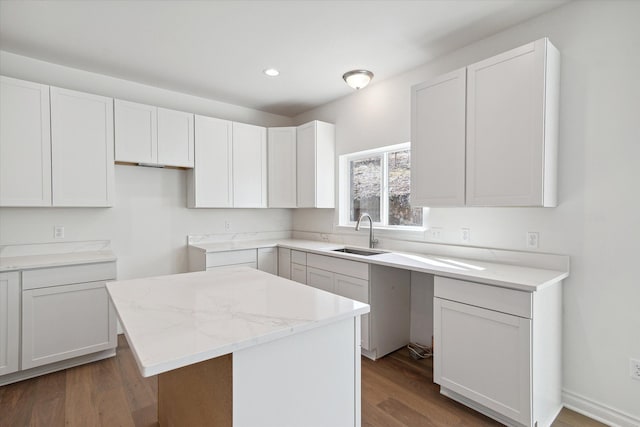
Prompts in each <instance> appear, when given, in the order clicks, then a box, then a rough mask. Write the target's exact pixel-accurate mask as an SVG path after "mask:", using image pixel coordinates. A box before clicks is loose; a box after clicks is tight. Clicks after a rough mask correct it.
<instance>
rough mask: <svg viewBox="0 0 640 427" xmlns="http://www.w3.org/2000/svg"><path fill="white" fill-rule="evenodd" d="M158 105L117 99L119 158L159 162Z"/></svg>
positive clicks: (128, 160)
mask: <svg viewBox="0 0 640 427" xmlns="http://www.w3.org/2000/svg"><path fill="white" fill-rule="evenodd" d="M157 112H158V109H157V108H156V107H154V106H151V105H145V104H137V103H135V102H129V101H122V100H120V99H116V100H114V126H115V141H116V142H115V147H116V148H115V160H116V161H117V162H127V163H156V161H157V159H158V123H157Z"/></svg>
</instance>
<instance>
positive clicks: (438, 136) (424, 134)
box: [411, 68, 466, 207]
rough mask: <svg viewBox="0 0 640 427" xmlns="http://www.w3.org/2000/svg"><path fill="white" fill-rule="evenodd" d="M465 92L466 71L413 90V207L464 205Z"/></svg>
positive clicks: (455, 72) (446, 75)
mask: <svg viewBox="0 0 640 427" xmlns="http://www.w3.org/2000/svg"><path fill="white" fill-rule="evenodd" d="M465 91H466V70H465V69H464V68H462V69H460V70H456V71H454V72H451V73H448V74H445V75H444V76H440V77H438V78H435V79H433V80H430V81H428V82H425V83H422V84H419V85H417V86H414V87H413V89H412V92H411V141H412V143H411V184H412V185H411V205H412V206H432V207H435V206H463V205H464V185H465V184H464V178H465V158H464V156H465V108H466V105H465Z"/></svg>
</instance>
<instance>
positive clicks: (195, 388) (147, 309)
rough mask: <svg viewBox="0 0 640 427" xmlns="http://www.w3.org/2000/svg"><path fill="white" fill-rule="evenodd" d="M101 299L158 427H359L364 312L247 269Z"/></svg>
mask: <svg viewBox="0 0 640 427" xmlns="http://www.w3.org/2000/svg"><path fill="white" fill-rule="evenodd" d="M107 289H108V292H109V295H110V296H111V299H112V300H113V303H114V305H115V308H116V311H117V313H118V316H119V318H120V321H121V323H122V326H123V328H124V331H125V334H126V337H127V340H128V341H129V345H130V347H131V349H132V350H133V354H134V356H135V358H136V361H137V363H138V367H139V369H140V372H141V374H142V375H143V376H145V377H147V376H151V375H158V421H159V423H160V425H161V426H163V427H165V426H173V425H176V426H177V425H207V426H215V427H217V426H234V427H255V426H261V427H269V426H274V427H276V426H277V427H287V426H291V427H299V426H306V427H313V426H318V427H325V426H335V427H340V426H359V425H360V316H361V315H363V314H366V313H368V312H369V306H368V305H367V304H363V303H360V302H357V301H353V300H350V299H347V298H343V297H340V296H337V295H334V294H331V293H328V292H324V291H321V290H318V289H314V288H311V287H309V286H305V285H301V284H298V283H295V282H292V281H289V280H286V279H283V278H280V277H277V276H273V275H271V274H268V273H264V272H261V271H257V270H254V269H251V268H247V267H239V268H228V269H220V270H216V271H210V272H196V273H187V274H176V275H171V276H162V277H152V278H145V279H135V280H125V281H117V282H111V283H108V284H107Z"/></svg>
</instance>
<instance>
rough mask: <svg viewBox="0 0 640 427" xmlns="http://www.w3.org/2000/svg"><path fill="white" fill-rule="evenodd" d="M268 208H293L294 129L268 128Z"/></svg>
mask: <svg viewBox="0 0 640 427" xmlns="http://www.w3.org/2000/svg"><path fill="white" fill-rule="evenodd" d="M267 157H268V161H267V169H268V172H269V179H268V181H269V191H268V194H269V207H270V208H295V207H296V206H297V205H296V128H295V127H281V128H269V130H268V137H267Z"/></svg>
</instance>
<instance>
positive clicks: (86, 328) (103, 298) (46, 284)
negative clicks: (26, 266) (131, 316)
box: [22, 262, 116, 369]
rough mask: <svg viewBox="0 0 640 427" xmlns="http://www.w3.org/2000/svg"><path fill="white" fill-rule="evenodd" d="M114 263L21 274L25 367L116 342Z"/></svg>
mask: <svg viewBox="0 0 640 427" xmlns="http://www.w3.org/2000/svg"><path fill="white" fill-rule="evenodd" d="M115 276H116V275H115V263H113V262H111V263H101V264H85V265H77V266H70V267H54V268H44V269H37V270H28V271H24V272H23V273H22V369H29V368H34V367H36V366H41V365H46V364H50V363H53V362H58V361H61V360H65V359H70V358H73V357H78V356H83V355H86V354H90V353H96V352H99V351H103V350H108V349H113V348H115V347H116V314H115V310H114V308H113V306H112V304H111V300H110V299H109V296H108V295H107V290H106V288H105V281H106V280H113V279H115Z"/></svg>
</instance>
